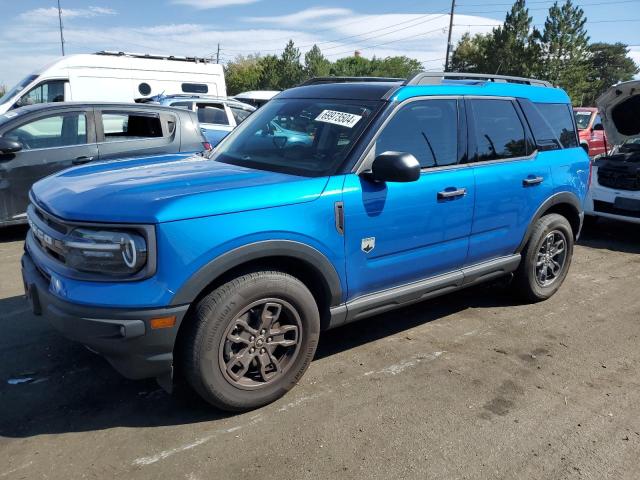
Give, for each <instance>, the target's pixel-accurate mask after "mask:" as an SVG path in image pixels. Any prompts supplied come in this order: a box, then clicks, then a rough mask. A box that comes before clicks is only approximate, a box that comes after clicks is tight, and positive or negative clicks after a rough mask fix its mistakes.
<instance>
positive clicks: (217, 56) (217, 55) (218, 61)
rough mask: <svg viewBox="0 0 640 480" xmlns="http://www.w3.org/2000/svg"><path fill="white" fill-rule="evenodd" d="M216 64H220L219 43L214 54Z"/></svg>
mask: <svg viewBox="0 0 640 480" xmlns="http://www.w3.org/2000/svg"><path fill="white" fill-rule="evenodd" d="M216 63H220V42H218V52H217V53H216Z"/></svg>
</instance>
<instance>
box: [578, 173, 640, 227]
mask: <svg viewBox="0 0 640 480" xmlns="http://www.w3.org/2000/svg"><path fill="white" fill-rule="evenodd" d="M596 174H597V171H596V170H595V169H594V173H593V175H596ZM617 197H623V198H628V199H631V200H637V201H640V192H637V191H627V190H614V189H612V188H608V187H603V186H601V185H599V184H597V183H596V182H595V181H594V183H592V185H591V188H590V189H589V193H588V194H587V201H586V202H585V206H584V213H585V214H586V215H589V216H593V217H604V218H610V219H612V220H620V221H622V222H630V223H640V214H639V213H638V212H637V211H636V212H634V211H624V210H620V209H617V208H616V207H615V201H616V198H617ZM594 202H599V204H600V207H599V208H596V203H594ZM603 207H604V208H603Z"/></svg>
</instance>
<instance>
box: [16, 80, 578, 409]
mask: <svg viewBox="0 0 640 480" xmlns="http://www.w3.org/2000/svg"><path fill="white" fill-rule="evenodd" d="M443 77H444V79H443ZM347 80H348V79H347ZM494 80H495V81H494ZM340 81H341V79H335V82H340ZM283 117H284V118H288V119H290V120H291V124H293V125H296V129H297V130H298V131H305V132H309V135H310V137H311V138H312V139H313V141H311V142H309V143H297V142H293V143H290V142H288V141H282V140H278V137H277V136H276V135H275V134H274V131H273V129H271V128H270V127H269V125H271V124H272V123H273V122H277V121H278V120H279V119H281V118H283ZM303 126H304V128H303ZM467 132H468V135H467ZM208 157H209V158H197V157H196V158H193V159H189V160H182V161H169V160H170V159H167V161H166V162H163V163H153V164H148V165H144V166H143V167H142V168H141V167H140V166H139V164H138V163H136V162H132V161H122V162H118V164H117V166H115V168H112V169H110V170H109V171H106V172H101V173H100V174H96V173H97V170H99V169H98V168H97V167H95V166H90V165H87V166H82V167H77V168H75V169H72V170H68V171H67V172H65V173H63V174H59V175H54V176H51V177H48V178H47V179H45V180H42V181H40V182H38V183H37V184H36V185H34V187H33V189H32V192H31V205H30V207H29V221H30V224H31V230H30V232H29V233H28V235H27V239H26V253H25V255H24V257H23V259H22V269H23V270H22V271H23V275H24V281H25V285H26V291H27V295H28V298H29V299H30V301H31V304H32V307H33V310H34V312H35V313H36V314H44V315H46V316H47V317H48V318H49V320H50V321H51V322H52V324H53V325H54V326H55V327H56V328H58V329H59V330H60V331H62V332H63V333H64V334H65V335H67V336H68V337H70V338H72V339H75V340H78V341H80V342H82V343H84V344H85V345H88V346H89V347H90V348H91V349H92V350H94V351H97V352H100V353H101V354H103V355H104V356H105V357H106V358H107V359H108V360H109V361H110V362H111V364H112V365H113V366H114V367H115V368H116V369H118V370H119V371H120V372H121V373H122V374H124V375H125V376H127V377H130V378H144V377H156V378H158V380H159V382H160V384H161V385H163V386H164V387H165V388H168V389H170V388H171V385H172V376H173V374H174V372H175V373H176V374H177V375H181V376H184V378H186V380H187V381H188V383H189V384H190V385H191V386H192V387H193V388H194V389H195V391H197V392H198V393H199V394H200V395H201V396H202V397H203V398H204V399H206V400H207V401H208V402H210V403H211V404H213V405H215V406H218V407H220V408H223V409H227V410H233V411H238V410H245V409H250V408H255V407H258V406H260V405H264V404H266V403H269V402H272V401H274V400H275V399H277V398H279V397H281V396H282V395H284V394H285V392H287V391H288V390H289V389H291V388H292V387H293V386H294V385H295V384H296V383H297V382H298V381H299V380H300V378H301V376H302V375H303V374H304V372H305V370H306V368H307V367H308V366H309V363H310V362H311V360H312V358H313V356H314V353H315V350H316V346H317V344H318V338H319V335H320V332H321V331H322V330H325V329H328V328H333V327H337V326H340V325H344V324H346V323H349V322H353V321H356V320H362V319H364V318H366V317H370V316H372V315H376V314H379V313H382V312H386V311H388V310H392V309H394V308H398V307H402V306H405V305H409V304H411V303H414V302H419V301H422V300H425V299H428V298H431V297H434V296H437V295H440V294H443V293H449V292H453V291H455V290H459V289H462V288H465V287H468V286H471V285H476V284H478V283H481V282H484V281H487V280H492V279H497V278H500V277H504V276H511V275H513V282H514V283H513V285H514V289H515V290H516V292H517V293H518V294H519V295H520V296H522V297H523V298H525V299H528V300H530V301H540V300H545V299H547V298H549V297H550V296H552V295H553V294H554V293H555V292H556V291H557V290H558V289H559V288H560V285H561V284H562V283H563V281H564V279H565V277H566V275H567V273H568V270H569V265H570V263H571V257H572V254H573V245H574V240H575V239H576V237H577V236H578V234H579V232H580V228H581V224H582V216H583V213H582V211H583V201H584V198H585V195H586V191H587V182H588V174H589V159H588V157H587V154H586V153H585V152H584V150H583V149H582V148H580V146H579V143H578V135H577V132H576V129H575V122H574V119H573V114H572V110H571V105H570V101H569V97H568V96H567V94H566V93H565V92H564V91H563V90H560V89H557V88H553V87H551V85H550V84H548V83H546V82H541V81H538V80H529V79H521V78H514V77H503V76H491V75H488V76H483V75H474V74H452V73H446V74H443V73H440V74H434V73H422V74H418V75H417V76H415V77H413V78H412V79H410V80H407V81H403V82H386V81H382V82H372V81H368V82H350V81H343V83H326V81H325V83H321V84H314V82H308V84H306V85H303V86H301V87H298V88H293V89H290V90H287V91H285V92H283V93H281V94H280V95H278V98H277V99H274V100H272V101H271V102H269V103H267V104H266V105H264V106H263V107H262V108H260V109H258V110H257V111H256V112H255V113H254V114H252V115H251V116H250V117H249V118H248V119H247V120H246V121H245V122H244V123H243V124H242V126H241V127H239V128H238V129H236V130H234V131H233V132H232V133H231V134H230V136H229V137H228V138H227V139H226V140H225V141H224V142H223V143H221V144H220V145H219V146H218V147H217V148H216V149H214V150H213V151H212V152H211V153H210V154H209V155H208ZM100 170H101V169H100ZM42 272H45V274H43V273H42Z"/></svg>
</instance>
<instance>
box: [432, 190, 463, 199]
mask: <svg viewBox="0 0 640 480" xmlns="http://www.w3.org/2000/svg"><path fill="white" fill-rule="evenodd" d="M466 194H467V189H466V188H458V189H455V190H442V191H441V192H438V200H446V199H448V198H455V197H463V196H465V195H466Z"/></svg>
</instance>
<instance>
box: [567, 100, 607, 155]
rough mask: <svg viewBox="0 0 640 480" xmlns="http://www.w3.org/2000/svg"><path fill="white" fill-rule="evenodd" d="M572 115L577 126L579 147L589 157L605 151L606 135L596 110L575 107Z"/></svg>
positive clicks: (593, 108)
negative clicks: (580, 146)
mask: <svg viewBox="0 0 640 480" xmlns="http://www.w3.org/2000/svg"><path fill="white" fill-rule="evenodd" d="M573 113H574V115H575V117H576V124H577V125H578V136H579V137H580V145H582V148H584V149H585V150H586V151H587V153H588V154H589V156H590V157H595V156H596V155H600V154H602V153H606V151H607V135H606V133H605V131H604V127H603V126H602V120H601V119H600V114H599V113H598V109H597V108H595V107H575V108H574V109H573Z"/></svg>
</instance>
